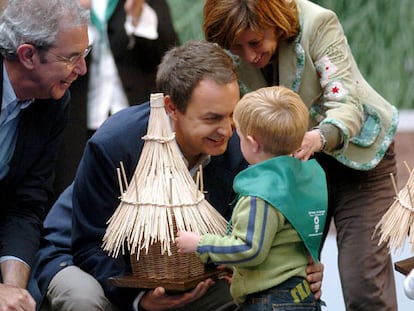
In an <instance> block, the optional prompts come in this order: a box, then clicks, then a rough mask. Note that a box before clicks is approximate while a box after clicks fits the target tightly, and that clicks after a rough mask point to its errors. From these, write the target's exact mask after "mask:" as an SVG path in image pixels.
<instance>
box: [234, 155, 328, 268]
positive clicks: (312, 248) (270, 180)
mask: <svg viewBox="0 0 414 311" xmlns="http://www.w3.org/2000/svg"><path fill="white" fill-rule="evenodd" d="M233 188H234V191H235V192H236V193H237V194H238V196H239V197H240V196H255V197H259V198H261V199H262V200H264V201H266V202H268V203H269V204H271V205H273V206H274V207H275V208H277V209H278V210H279V211H280V212H281V213H282V214H283V215H284V216H285V217H286V219H287V220H288V221H289V222H290V223H291V224H292V226H293V227H294V228H295V230H296V231H297V232H298V234H299V236H300V237H301V239H302V240H303V242H304V244H305V246H306V248H307V249H308V251H309V253H310V254H311V256H312V257H313V259H314V260H315V261H318V260H319V251H320V247H321V242H322V235H323V230H324V227H325V222H326V213H327V208H328V193H327V186H326V177H325V173H324V171H323V169H322V168H321V167H320V165H319V164H318V163H317V162H316V160H308V161H301V160H299V159H296V158H294V157H291V156H279V157H275V158H272V159H269V160H266V161H263V162H260V163H257V164H255V165H251V166H249V167H248V168H246V169H245V170H243V171H241V172H240V173H239V174H237V176H236V177H235V179H234V183H233Z"/></svg>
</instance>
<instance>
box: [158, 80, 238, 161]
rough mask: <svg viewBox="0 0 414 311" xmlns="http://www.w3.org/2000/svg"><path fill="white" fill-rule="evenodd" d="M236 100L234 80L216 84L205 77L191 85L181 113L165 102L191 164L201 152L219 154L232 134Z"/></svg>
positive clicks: (236, 88)
mask: <svg viewBox="0 0 414 311" xmlns="http://www.w3.org/2000/svg"><path fill="white" fill-rule="evenodd" d="M238 100H239V87H238V84H237V81H234V82H231V83H228V84H224V85H222V84H217V83H216V82H214V81H213V80H209V79H205V80H202V81H201V82H199V83H198V84H197V86H196V87H195V88H194V90H193V93H192V96H191V99H190V101H189V102H188V106H187V109H186V111H185V113H182V112H180V111H178V110H177V109H176V108H175V107H174V104H173V103H172V102H168V100H167V102H166V107H167V111H168V112H169V115H170V118H171V120H172V123H173V128H174V131H175V134H176V140H177V143H178V145H179V146H180V148H181V151H182V153H183V154H184V156H185V158H186V159H187V161H188V162H189V167H192V165H194V164H195V163H196V162H197V160H198V158H199V156H200V155H201V154H209V155H213V156H215V155H220V154H223V153H224V152H225V151H226V149H227V144H228V141H229V139H230V137H231V136H232V134H233V130H234V127H233V119H232V116H233V110H234V107H235V106H236V104H237V102H238Z"/></svg>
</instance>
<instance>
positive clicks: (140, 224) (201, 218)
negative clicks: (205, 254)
mask: <svg viewBox="0 0 414 311" xmlns="http://www.w3.org/2000/svg"><path fill="white" fill-rule="evenodd" d="M150 105H151V110H150V117H149V123H148V132H147V135H145V136H144V137H142V139H144V140H145V142H144V146H143V150H142V153H141V157H140V159H139V161H138V164H137V167H136V169H135V172H134V176H133V178H132V179H131V181H130V183H129V184H128V182H127V179H126V176H125V171H124V168H123V165H122V163H121V164H120V168H119V169H118V179H119V186H120V192H121V197H120V200H121V202H120V204H119V206H118V208H117V210H116V211H115V213H114V214H113V216H112V217H111V218H110V219H109V221H108V227H107V230H106V233H105V236H104V238H103V248H104V250H105V251H107V252H108V253H109V254H110V255H112V256H114V257H117V256H118V254H119V252H122V254H125V249H124V246H125V244H126V246H127V250H128V252H129V253H130V254H131V257H132V254H136V260H137V261H139V258H140V253H141V251H145V254H148V251H149V249H150V248H151V246H152V245H154V244H157V245H161V247H160V252H161V255H164V254H168V256H171V255H173V252H172V245H173V243H174V238H175V234H176V232H177V231H178V230H191V231H195V232H198V233H200V234H204V233H215V234H224V233H225V228H226V226H227V222H226V221H225V219H224V218H223V217H222V216H221V215H220V214H219V213H218V212H217V211H216V210H215V209H214V207H212V206H211V205H210V204H209V203H208V202H207V201H206V200H205V198H204V194H203V192H202V189H201V190H200V189H198V187H199V186H201V188H203V182H202V171H201V170H199V172H198V174H197V181H196V182H195V181H194V180H193V178H192V176H191V175H190V173H189V170H188V168H187V167H186V165H185V163H184V160H183V159H182V155H181V152H180V151H179V149H178V146H177V144H176V141H175V135H174V133H173V132H172V130H171V125H170V122H169V118H168V116H167V113H166V111H165V108H164V98H163V94H162V93H157V94H152V95H151V99H150ZM125 242H126V243H125ZM158 247H159V246H158ZM174 247H175V245H174ZM175 256H176V254H175Z"/></svg>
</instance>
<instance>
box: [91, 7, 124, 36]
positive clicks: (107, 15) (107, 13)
mask: <svg viewBox="0 0 414 311" xmlns="http://www.w3.org/2000/svg"><path fill="white" fill-rule="evenodd" d="M99 1H100V0H99ZM117 4H118V0H109V1H108V5H107V6H106V11H105V17H104V18H105V19H104V21H101V20H100V19H99V18H98V17H97V16H96V13H95V12H94V11H93V10H91V21H92V24H93V25H94V26H95V27H96V28H97V29H98V30H99V33H100V34H101V36H102V34H104V33H106V26H107V23H108V21H109V18H110V17H111V16H112V13H114V10H115V8H116V5H117Z"/></svg>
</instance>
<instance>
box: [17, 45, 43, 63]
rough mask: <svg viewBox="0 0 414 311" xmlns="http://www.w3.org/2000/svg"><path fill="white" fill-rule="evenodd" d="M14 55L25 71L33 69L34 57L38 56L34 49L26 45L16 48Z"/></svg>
mask: <svg viewBox="0 0 414 311" xmlns="http://www.w3.org/2000/svg"><path fill="white" fill-rule="evenodd" d="M16 54H17V57H18V58H19V60H20V63H21V64H22V65H23V66H25V67H26V68H27V69H33V67H34V60H35V57H36V55H39V53H38V52H37V50H36V47H35V46H34V45H32V44H28V43H25V44H22V45H20V46H19V47H18V48H17V51H16Z"/></svg>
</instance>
